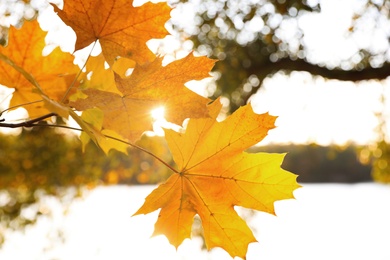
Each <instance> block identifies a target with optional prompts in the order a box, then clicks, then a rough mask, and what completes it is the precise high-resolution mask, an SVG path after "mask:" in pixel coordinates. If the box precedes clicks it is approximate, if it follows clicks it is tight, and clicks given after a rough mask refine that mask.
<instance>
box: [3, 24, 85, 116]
mask: <svg viewBox="0 0 390 260" xmlns="http://www.w3.org/2000/svg"><path fill="white" fill-rule="evenodd" d="M46 34H47V33H46V32H44V31H42V30H41V28H40V27H39V23H38V22H37V21H36V20H34V21H31V22H25V23H24V24H23V26H22V28H21V29H19V30H18V29H16V28H14V27H11V28H10V31H9V40H8V41H9V45H8V46H6V47H0V53H1V54H3V55H4V56H6V57H7V58H8V59H10V60H11V61H12V62H13V63H14V64H15V66H19V67H21V68H23V69H24V71H26V72H27V73H29V74H30V75H32V76H33V78H34V79H35V81H36V82H37V83H38V84H39V86H40V87H41V90H42V91H43V92H44V93H45V94H46V95H47V96H48V97H49V98H51V99H53V100H57V101H59V100H61V99H62V98H63V97H64V94H65V92H66V90H67V88H68V86H69V83H70V81H71V80H72V79H74V77H75V76H76V74H77V72H78V71H79V70H80V68H79V67H78V66H76V65H75V64H74V63H73V60H74V57H73V56H72V55H71V54H70V53H64V52H62V51H61V50H60V49H59V48H56V49H54V50H53V51H52V52H51V53H50V54H49V55H48V56H42V51H43V48H44V47H45V37H46ZM0 84H2V85H4V86H7V87H9V88H14V89H15V92H14V93H13V96H12V99H11V102H10V107H13V106H17V105H22V104H28V103H31V102H35V101H41V100H42V96H40V95H39V94H38V93H37V92H38V91H36V90H37V89H35V87H34V86H33V85H32V84H31V83H30V82H29V81H28V80H27V79H26V77H25V76H24V75H22V73H21V72H19V71H17V70H16V69H13V68H12V67H11V66H10V65H9V64H7V63H5V62H0ZM25 108H26V109H27V111H28V113H29V115H30V117H35V116H39V115H42V114H44V113H47V112H48V110H47V109H46V108H44V106H43V102H39V103H33V104H30V105H26V106H25Z"/></svg>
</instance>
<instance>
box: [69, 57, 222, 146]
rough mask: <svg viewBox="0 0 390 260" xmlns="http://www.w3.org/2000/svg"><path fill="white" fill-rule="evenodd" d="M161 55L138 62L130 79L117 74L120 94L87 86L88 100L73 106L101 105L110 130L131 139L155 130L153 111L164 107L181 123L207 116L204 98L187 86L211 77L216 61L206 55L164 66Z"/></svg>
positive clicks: (168, 113) (80, 100) (170, 116)
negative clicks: (187, 119)
mask: <svg viewBox="0 0 390 260" xmlns="http://www.w3.org/2000/svg"><path fill="white" fill-rule="evenodd" d="M162 59H163V58H161V57H158V58H156V59H155V60H154V61H153V62H150V63H146V64H143V65H136V67H135V68H134V71H133V73H132V74H131V76H130V77H128V78H122V77H120V76H119V75H117V74H116V75H115V81H116V85H117V88H118V90H119V91H120V92H121V94H117V93H113V92H108V91H101V90H98V89H92V88H91V89H86V90H84V91H83V93H85V94H86V95H88V97H87V98H85V99H78V100H76V101H74V102H71V103H70V105H71V106H73V107H75V108H76V109H78V110H80V111H82V110H86V109H89V108H94V107H97V108H100V109H101V110H102V111H103V113H104V121H103V128H104V129H110V130H113V131H115V132H117V133H118V134H120V135H121V136H123V137H124V138H127V139H128V140H129V141H130V142H135V141H136V140H138V139H139V138H140V137H141V135H142V133H143V132H145V131H147V130H151V129H152V122H153V119H152V117H151V111H152V110H153V109H155V108H158V107H161V106H163V107H164V108H165V117H166V119H167V120H168V121H170V122H172V123H175V124H181V123H182V122H183V120H184V119H186V118H189V117H193V118H200V117H206V116H208V110H207V104H208V103H209V102H210V100H209V99H207V98H204V97H202V96H200V95H198V94H196V93H194V92H192V91H191V90H189V89H188V88H186V87H185V86H184V84H185V83H186V82H188V81H190V80H200V79H203V78H206V77H209V76H210V75H209V71H210V70H211V68H212V67H213V66H214V63H215V61H214V60H211V59H209V58H207V57H194V56H193V55H188V56H187V57H185V58H183V59H181V60H177V61H174V62H172V63H170V64H168V65H167V66H165V67H163V66H162Z"/></svg>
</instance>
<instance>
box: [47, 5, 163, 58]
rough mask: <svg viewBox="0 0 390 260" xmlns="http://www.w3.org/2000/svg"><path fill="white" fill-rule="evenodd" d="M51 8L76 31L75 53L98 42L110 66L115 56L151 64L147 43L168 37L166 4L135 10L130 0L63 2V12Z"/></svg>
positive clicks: (136, 8) (153, 56) (151, 54)
mask: <svg viewBox="0 0 390 260" xmlns="http://www.w3.org/2000/svg"><path fill="white" fill-rule="evenodd" d="M53 6H54V10H55V12H57V13H58V16H59V17H60V18H61V19H62V21H63V22H65V24H67V25H68V26H70V27H71V28H72V29H73V30H74V31H75V32H76V36H77V40H76V46H75V50H80V49H82V48H84V47H87V46H88V45H90V44H91V43H92V42H95V41H97V40H99V42H100V45H101V47H102V51H103V54H104V57H105V58H106V60H107V62H108V63H109V64H110V65H112V64H113V63H114V61H115V59H116V58H117V57H118V56H121V57H126V58H131V59H133V60H135V61H136V62H139V63H145V62H147V61H152V60H153V59H154V58H155V55H154V54H153V53H152V52H151V51H150V50H149V49H148V47H147V45H146V42H147V41H148V40H150V39H152V38H163V37H165V36H166V35H167V34H168V32H167V30H166V29H165V28H164V24H165V23H166V22H167V20H168V19H169V17H170V10H171V9H170V8H169V6H168V5H167V4H166V3H157V4H152V3H146V4H144V5H142V6H140V7H134V6H133V1H131V0H130V1H128V0H115V1H104V0H65V1H64V8H63V10H61V9H59V8H58V7H57V6H55V5H53Z"/></svg>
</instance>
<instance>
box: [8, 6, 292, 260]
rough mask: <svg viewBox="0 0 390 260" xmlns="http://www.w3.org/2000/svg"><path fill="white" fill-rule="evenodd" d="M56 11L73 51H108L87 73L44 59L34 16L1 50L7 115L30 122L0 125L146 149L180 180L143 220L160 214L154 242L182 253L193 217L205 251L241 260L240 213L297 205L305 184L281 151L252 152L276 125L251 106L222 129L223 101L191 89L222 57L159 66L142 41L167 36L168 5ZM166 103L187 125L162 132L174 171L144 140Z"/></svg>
mask: <svg viewBox="0 0 390 260" xmlns="http://www.w3.org/2000/svg"><path fill="white" fill-rule="evenodd" d="M53 8H54V11H55V12H56V13H57V14H58V16H59V17H60V18H61V19H62V21H63V22H64V23H65V24H67V25H68V26H70V27H71V28H72V29H73V30H74V32H75V33H76V36H77V40H76V43H75V50H76V51H78V50H81V49H84V48H86V47H88V46H91V45H92V49H93V48H94V46H95V45H96V44H97V43H99V44H100V46H101V49H102V52H101V54H99V55H98V56H96V57H91V56H89V57H88V59H87V61H86V62H85V64H84V66H83V68H82V69H80V68H79V67H78V66H76V65H74V63H73V60H74V56H73V55H72V54H69V53H64V52H62V51H61V50H60V49H59V48H57V49H54V50H53V51H52V52H51V53H50V54H49V55H47V56H42V50H43V48H44V46H45V42H44V39H45V35H46V33H45V32H43V31H42V30H41V28H40V26H39V24H38V22H37V21H36V20H34V21H31V22H26V23H24V24H23V26H22V28H21V29H20V30H17V29H15V28H11V29H10V32H9V40H8V46H7V47H4V48H0V61H2V62H1V63H0V84H2V85H5V86H7V87H10V88H13V89H14V90H15V91H14V93H13V95H12V99H11V102H10V108H14V107H20V106H23V107H24V108H25V109H26V110H27V112H28V114H29V117H30V119H29V120H27V121H25V122H23V123H19V124H10V123H7V122H2V123H1V124H0V126H4V127H18V126H28V127H34V126H35V127H36V126H40V127H42V126H43V124H42V123H40V121H41V120H42V119H48V120H49V122H50V118H51V117H52V116H53V115H56V116H58V117H62V118H63V119H64V120H68V119H69V117H71V118H73V120H74V121H76V122H77V123H78V124H79V126H80V127H81V129H80V130H82V133H81V136H80V139H81V141H82V142H83V146H84V150H86V149H88V147H87V143H88V142H89V141H90V140H92V141H93V142H94V143H96V144H97V146H99V147H100V148H101V149H102V150H103V151H104V152H105V153H109V151H110V150H112V149H115V150H118V151H120V152H123V153H125V154H127V155H128V156H131V154H130V153H128V150H127V147H128V146H132V147H134V148H137V149H140V150H142V151H144V152H145V153H147V154H149V155H151V156H153V157H154V158H155V159H157V160H159V161H160V162H162V163H163V165H162V167H164V165H165V166H166V167H168V168H169V169H170V170H171V171H172V172H173V174H172V175H171V176H170V177H169V178H168V180H167V181H166V182H164V183H163V184H161V185H160V186H159V187H158V188H156V189H155V190H154V191H153V192H152V193H151V194H150V195H149V196H148V197H147V198H146V201H145V203H144V205H143V206H142V207H141V208H140V209H139V210H138V211H137V212H136V214H147V213H149V212H152V211H155V210H158V209H161V211H160V214H159V217H158V220H157V222H156V226H155V234H164V235H165V236H167V238H168V239H169V241H170V242H171V244H173V245H174V246H175V247H178V246H179V245H180V244H181V243H182V241H183V240H184V239H185V238H188V237H190V235H191V234H190V232H191V226H192V223H193V219H194V216H195V215H198V216H199V217H200V219H201V222H202V225H203V229H204V237H205V241H206V246H207V248H208V249H211V248H213V247H217V246H218V247H222V248H224V249H225V250H226V251H227V252H228V253H229V254H230V255H231V256H239V257H242V258H245V255H246V252H247V247H248V244H249V243H251V242H255V241H256V239H255V237H254V236H253V234H252V232H251V230H250V229H249V227H248V226H247V224H246V223H245V221H243V220H242V219H241V218H240V217H239V216H238V214H237V213H236V211H235V210H234V206H243V207H247V208H253V209H257V210H261V211H264V212H268V213H271V214H274V202H275V201H276V200H282V199H289V198H293V191H294V190H295V189H296V188H298V187H299V185H298V184H297V182H296V175H294V174H292V173H290V172H288V171H285V170H283V169H282V168H281V167H280V165H281V163H282V161H283V157H284V154H268V153H257V154H251V153H246V152H245V150H246V149H248V148H249V147H251V146H253V145H254V144H256V143H258V142H260V141H261V140H262V139H263V138H264V137H265V136H266V135H267V133H268V131H269V130H271V129H272V128H274V127H275V124H274V123H275V120H276V117H274V116H270V115H269V114H261V115H259V114H256V113H254V111H253V110H252V107H251V105H250V104H248V105H246V106H243V107H241V108H240V109H238V110H237V111H236V112H235V113H234V114H232V115H231V116H229V117H227V118H226V119H225V120H224V121H222V122H219V121H218V120H217V117H218V114H219V113H220V110H221V108H222V105H221V103H220V101H219V100H215V101H214V102H211V100H209V99H207V98H205V97H202V96H200V95H198V94H196V93H195V92H192V91H191V90H189V89H188V88H186V87H185V85H184V84H185V83H186V82H188V81H190V80H200V79H203V78H205V77H208V76H209V71H210V70H211V68H212V67H213V65H214V63H215V61H214V60H211V59H209V58H207V57H196V56H194V55H193V54H189V55H188V56H187V57H185V58H183V59H180V60H176V61H173V62H171V63H169V64H168V65H166V66H163V65H162V60H163V57H158V56H156V55H155V54H153V53H152V52H151V51H150V50H149V48H148V47H147V45H146V42H147V41H148V40H150V39H152V38H163V37H164V36H166V35H167V31H166V29H165V28H164V24H165V23H166V21H167V20H168V19H169V16H170V10H171V9H170V7H169V6H168V5H167V4H165V3H158V4H152V3H146V4H144V5H142V6H139V7H134V6H133V3H132V1H126V0H118V1H103V0H98V1H91V0H82V1H79V0H78V1H75V0H68V1H65V2H64V6H63V8H62V9H60V8H59V7H57V6H56V5H53ZM106 64H107V65H108V66H107V67H106ZM161 106H162V107H164V108H165V118H166V119H167V120H168V121H169V122H171V123H174V124H177V125H181V124H182V123H183V121H184V120H185V119H188V118H189V119H188V121H187V124H186V127H184V128H182V129H181V130H180V131H174V130H171V129H166V130H165V139H166V141H167V144H168V147H169V149H170V151H171V154H172V157H173V160H174V162H175V164H176V166H174V167H172V166H170V165H169V164H168V163H166V162H165V161H164V160H163V159H161V158H162V157H159V156H158V155H156V154H153V153H151V152H148V151H147V150H146V149H145V148H143V147H141V146H140V143H138V141H139V140H140V138H141V136H142V135H143V134H144V133H145V132H146V131H148V130H151V129H152V123H153V119H152V117H151V114H150V111H151V110H153V109H155V108H158V107H161ZM78 112H82V114H81V116H80V113H78ZM53 126H57V127H59V125H55V124H53Z"/></svg>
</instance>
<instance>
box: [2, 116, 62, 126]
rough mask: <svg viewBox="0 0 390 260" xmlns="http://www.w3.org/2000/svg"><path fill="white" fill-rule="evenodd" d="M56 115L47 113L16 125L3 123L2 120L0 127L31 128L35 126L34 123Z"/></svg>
mask: <svg viewBox="0 0 390 260" xmlns="http://www.w3.org/2000/svg"><path fill="white" fill-rule="evenodd" d="M56 115H57V114H56V113H49V114H46V115H43V116H40V117H37V118H34V119H31V120H28V121H25V122H22V123H16V124H10V123H3V121H4V119H1V120H0V127H8V128H18V127H33V126H35V123H37V122H39V121H42V120H44V119H46V118H49V117H52V116H56Z"/></svg>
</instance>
